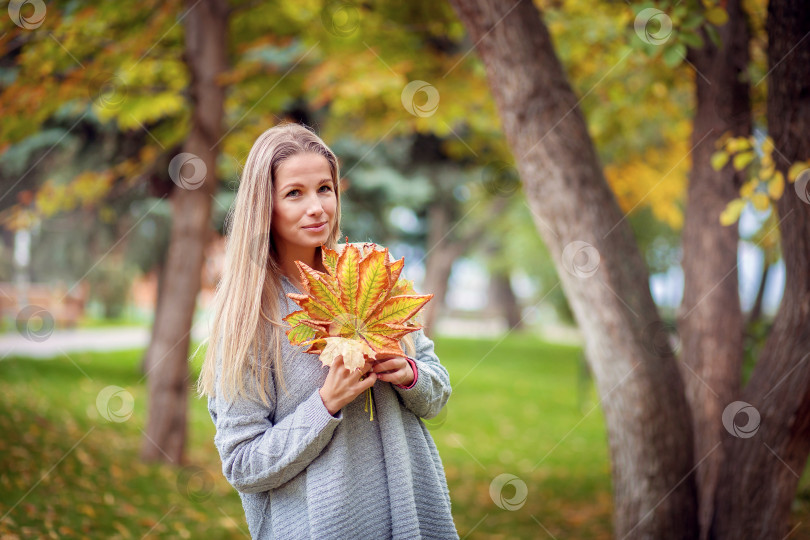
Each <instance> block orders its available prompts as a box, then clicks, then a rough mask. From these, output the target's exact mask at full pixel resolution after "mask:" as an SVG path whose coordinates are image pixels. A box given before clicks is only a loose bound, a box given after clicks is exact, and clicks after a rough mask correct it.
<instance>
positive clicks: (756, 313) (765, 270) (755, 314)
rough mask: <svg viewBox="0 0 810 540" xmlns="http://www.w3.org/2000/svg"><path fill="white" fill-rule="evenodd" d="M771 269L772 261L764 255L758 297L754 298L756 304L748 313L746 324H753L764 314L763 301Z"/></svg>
mask: <svg viewBox="0 0 810 540" xmlns="http://www.w3.org/2000/svg"><path fill="white" fill-rule="evenodd" d="M770 270H771V263H769V262H768V258H767V256H766V257H763V260H762V274H761V275H760V276H759V287H757V297H756V299H755V300H754V305H753V306H752V307H751V312H750V313H749V314H748V321H747V322H746V324H753V323H755V322H756V321H757V319H759V318H760V317H761V316H762V301H763V300H764V299H765V287H766V285H767V284H768V274H769V273H770Z"/></svg>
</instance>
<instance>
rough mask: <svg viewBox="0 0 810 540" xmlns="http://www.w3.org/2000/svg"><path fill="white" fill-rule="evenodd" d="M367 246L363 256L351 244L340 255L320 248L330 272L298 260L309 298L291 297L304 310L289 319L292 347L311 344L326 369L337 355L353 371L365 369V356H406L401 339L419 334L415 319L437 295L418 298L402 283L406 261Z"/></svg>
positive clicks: (298, 295) (288, 334) (374, 247)
mask: <svg viewBox="0 0 810 540" xmlns="http://www.w3.org/2000/svg"><path fill="white" fill-rule="evenodd" d="M377 247H378V246H376V244H372V243H366V244H364V245H363V247H362V252H361V250H360V249H358V248H357V247H356V246H354V245H352V244H349V243H348V242H347V243H346V247H345V249H344V250H343V251H342V253H340V254H339V255H338V253H337V251H334V250H331V249H329V248H327V247H326V246H322V247H321V253H322V255H323V265H324V268H325V269H326V272H319V271H317V270H314V269H312V268H310V267H309V266H307V265H306V264H304V263H302V262H301V261H296V265H297V266H298V269H299V271H300V272H301V279H302V282H303V284H304V288H305V289H306V290H305V292H306V294H295V293H288V294H287V296H288V297H289V298H290V299H291V300H293V301H295V302H296V303H297V304H298V305H299V306H301V308H302V309H301V310H300V311H295V312H293V313H291V314H289V315H288V316H287V317H285V318H284V320H285V321H286V322H287V323H289V324H290V326H291V328H290V329H289V330H288V331H287V337H288V338H289V340H290V343H292V344H293V345H308V346H309V348H308V349H307V350H306V352H308V353H317V354H320V359H321V361H322V362H323V363H324V364H325V365H331V363H332V361H333V360H334V359H335V358H336V357H337V356H338V355H341V354H342V355H343V361H344V363H345V365H346V367H348V368H360V367H362V365H363V363H364V361H365V359H364V355H365V356H369V357H371V358H375V357H376V355H377V354H385V355H389V354H390V355H395V356H405V353H404V351H403V350H402V347H401V346H400V344H399V340H400V339H401V338H402V337H404V336H406V335H407V334H409V333H411V332H414V331H416V330H419V329H420V328H421V326H419V325H417V324H416V323H415V322H414V321H413V320H412V318H413V317H414V315H416V313H417V312H418V311H419V310H420V309H422V307H423V306H424V305H425V304H426V303H427V302H428V301H429V300H430V299H431V298H432V297H433V295H432V294H427V295H417V294H415V293H414V291H413V287H412V285H411V283H410V282H408V281H407V280H405V279H400V277H399V276H400V273H401V272H402V267H403V266H404V264H405V259H404V258H402V259H399V260H397V261H389V255H388V249H383V250H382V251H380V250H379V249H376V248H377Z"/></svg>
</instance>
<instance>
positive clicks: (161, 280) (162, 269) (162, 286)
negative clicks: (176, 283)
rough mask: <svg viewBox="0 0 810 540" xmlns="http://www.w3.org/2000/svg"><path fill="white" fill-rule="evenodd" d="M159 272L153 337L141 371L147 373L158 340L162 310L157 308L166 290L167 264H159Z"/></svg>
mask: <svg viewBox="0 0 810 540" xmlns="http://www.w3.org/2000/svg"><path fill="white" fill-rule="evenodd" d="M156 272H157V293H156V294H155V318H154V320H153V321H152V333H151V337H150V338H149V346H148V347H147V349H146V353H145V354H144V355H143V358H142V359H141V373H142V374H144V375H146V374H147V373H149V368H150V366H151V364H150V362H151V360H154V358H155V352H154V349H155V346H156V345H157V341H156V340H155V337H156V336H157V331H158V328H160V319H158V317H159V316H160V314H161V311H160V310H159V309H157V306H159V305H160V297H161V296H163V293H165V292H166V265H165V264H159V265H157V267H156Z"/></svg>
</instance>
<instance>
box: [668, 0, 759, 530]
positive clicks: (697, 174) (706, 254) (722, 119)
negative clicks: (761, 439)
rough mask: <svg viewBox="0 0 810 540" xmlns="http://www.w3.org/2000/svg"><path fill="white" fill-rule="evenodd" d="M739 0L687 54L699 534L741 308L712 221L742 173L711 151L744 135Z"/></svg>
mask: <svg viewBox="0 0 810 540" xmlns="http://www.w3.org/2000/svg"><path fill="white" fill-rule="evenodd" d="M740 4H741V3H740V1H739V0H729V2H728V4H727V5H726V10H727V12H728V16H729V18H728V22H727V23H726V24H724V25H723V26H721V27H719V28H718V33H719V35H720V39H721V42H722V46H721V47H719V48H718V47H717V46H716V45H715V44H714V43H713V42H712V41H711V40H710V39H708V36H706V35H704V46H703V47H702V48H701V49H690V50H689V52H688V56H687V58H688V59H689V60H690V61H691V62H692V64H693V65H694V67H695V71H696V73H695V85H696V96H697V100H696V101H697V108H696V110H695V116H694V120H693V131H692V142H691V146H692V170H691V171H690V174H689V189H688V196H687V204H686V220H685V225H684V230H683V237H682V241H683V261H682V264H683V271H684V299H683V303H682V305H681V312H680V313H681V316H680V320H679V327H680V336H681V345H682V350H681V364H679V366H680V367H681V374H682V377H683V380H684V385H685V388H686V397H687V400H688V401H689V404H690V407H691V410H692V420H693V430H694V435H695V436H694V440H695V460H696V461H697V462H698V465H697V470H696V473H697V476H696V481H697V488H698V503H699V519H700V526H701V534H700V537H701V538H707V535H708V529H709V526H710V522H711V517H712V512H713V503H714V492H715V489H716V487H717V470H718V467H719V466H720V463H721V462H722V460H723V452H722V445H720V441H721V437H722V434H723V433H725V431H724V430H723V424H722V422H721V417H722V414H723V409H724V408H725V407H726V405H728V404H729V403H730V402H731V401H732V400H733V397H734V396H736V395H737V394H738V393H739V390H740V376H741V368H742V356H743V343H742V337H743V325H744V322H743V314H742V309H741V307H740V300H739V292H738V291H739V284H738V279H737V243H738V240H739V233H738V229H737V225H736V224H734V225H733V226H728V227H725V226H723V225H721V224H720V220H719V216H720V213H721V212H722V211H723V210H724V209H725V207H726V204H727V203H728V202H729V201H731V200H732V199H734V198H736V197H738V195H739V188H740V186H741V185H742V182H743V180H744V179H745V178H744V177H745V173H744V172H737V171H736V170H735V169H734V167H733V166H732V165H731V164H730V163H729V164H727V165H726V166H725V167H724V168H723V169H722V170H720V171H715V170H714V168H713V167H712V165H711V156H712V154H713V153H714V152H715V150H716V148H717V147H716V142H717V140H718V139H720V137H721V136H722V135H723V134H725V133H726V132H728V131H730V132H731V133H732V134H733V136H735V137H739V136H744V137H747V136H748V135H750V133H751V100H750V97H749V84H748V80H747V77H746V73H747V69H748V60H749V54H748V43H749V40H750V32H749V30H748V24H747V20H746V17H745V13H744V12H743V10H742V6H741V5H740Z"/></svg>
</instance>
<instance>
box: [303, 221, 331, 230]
mask: <svg viewBox="0 0 810 540" xmlns="http://www.w3.org/2000/svg"><path fill="white" fill-rule="evenodd" d="M325 228H326V222H323V223H321V224H320V225H310V226H309V227H304V229H305V230H307V231H311V232H321V231H322V230H324V229H325Z"/></svg>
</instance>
